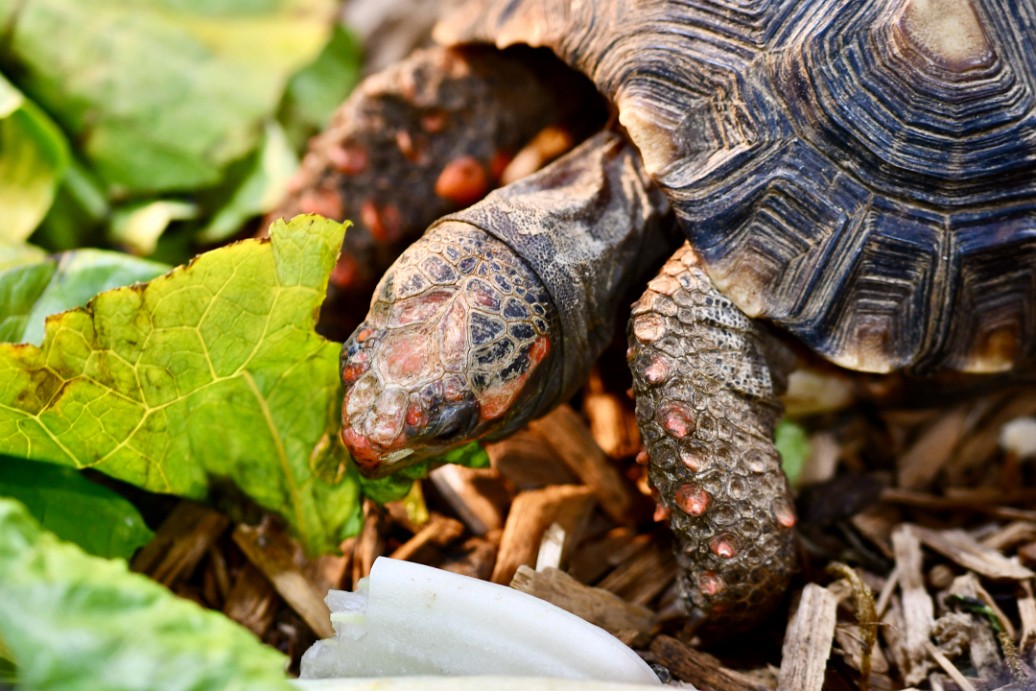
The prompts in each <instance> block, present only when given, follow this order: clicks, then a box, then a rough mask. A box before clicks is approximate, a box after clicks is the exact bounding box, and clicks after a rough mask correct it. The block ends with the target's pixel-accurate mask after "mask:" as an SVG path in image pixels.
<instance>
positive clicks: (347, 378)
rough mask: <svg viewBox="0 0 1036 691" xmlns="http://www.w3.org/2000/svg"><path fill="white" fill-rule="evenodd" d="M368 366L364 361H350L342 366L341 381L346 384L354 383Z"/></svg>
mask: <svg viewBox="0 0 1036 691" xmlns="http://www.w3.org/2000/svg"><path fill="white" fill-rule="evenodd" d="M369 367H370V366H369V365H368V364H367V363H366V362H356V361H352V362H350V363H349V364H347V365H345V366H344V367H342V381H343V382H344V383H346V384H352V383H354V382H355V381H356V380H357V379H359V378H360V376H361V375H362V374H363V373H364V372H366V371H367V369H368V368H369Z"/></svg>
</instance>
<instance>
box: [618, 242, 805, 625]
mask: <svg viewBox="0 0 1036 691" xmlns="http://www.w3.org/2000/svg"><path fill="white" fill-rule="evenodd" d="M629 338H630V351H629V360H630V366H631V369H632V370H633V382H634V383H633V390H634V393H635V395H636V400H637V422H638V424H639V426H640V430H641V434H642V435H643V438H644V443H645V445H646V448H647V453H648V455H649V457H650V461H649V463H650V466H649V467H650V477H651V481H652V483H653V484H654V486H655V488H656V489H657V490H658V492H659V495H660V498H661V502H662V506H663V507H664V512H665V513H666V514H667V515H668V517H669V524H670V526H671V528H672V530H673V533H674V536H675V538H676V547H675V549H676V558H677V562H678V563H679V565H680V567H681V572H682V576H681V578H682V586H683V588H684V592H685V596H686V597H687V598H688V600H689V603H690V605H691V609H692V616H693V617H696V618H698V619H703V618H707V620H708V621H707V624H706V626H707V628H709V629H712V630H717V629H721V630H727V631H734V630H738V629H743V628H746V627H748V626H749V625H750V624H751V622H752V621H753V620H756V619H758V618H759V617H760V616H761V615H762V614H764V613H765V612H766V611H767V610H768V609H771V608H772V607H773V605H774V604H776V603H777V602H779V601H780V597H781V594H782V593H783V592H784V591H785V589H786V588H787V585H788V580H789V579H790V577H791V575H792V574H793V572H794V571H795V568H796V565H795V537H794V531H793V530H792V526H794V524H795V513H794V506H793V503H792V498H791V495H790V493H789V490H788V483H787V480H786V479H785V477H784V474H783V473H782V472H781V468H780V458H779V456H778V454H777V450H776V449H775V448H774V443H773V435H774V426H775V425H776V423H777V420H778V418H779V416H780V414H781V405H780V402H779V401H778V399H777V396H778V394H779V393H780V392H781V390H782V389H783V388H784V385H785V379H786V376H787V373H788V371H789V370H790V365H791V356H790V354H789V353H788V352H787V351H786V350H785V349H784V347H783V346H782V345H781V344H780V343H778V342H777V341H776V340H775V339H774V338H773V337H772V336H770V335H769V334H768V333H766V331H765V329H764V327H763V326H762V325H760V324H759V323H758V322H754V321H753V320H751V319H749V318H748V317H746V316H745V315H744V314H743V313H742V312H741V311H739V310H738V308H737V307H735V306H734V304H733V303H732V302H730V300H728V299H727V298H725V297H723V295H721V294H720V293H719V291H717V290H716V288H715V287H714V286H713V285H712V282H711V281H710V280H709V278H708V276H707V275H706V274H705V272H704V270H703V269H702V267H701V265H700V262H699V260H698V257H697V255H696V254H695V253H694V251H693V250H692V249H691V247H690V246H689V245H684V246H683V247H682V248H681V249H679V250H678V251H677V252H676V254H674V255H673V257H672V258H671V259H670V260H669V261H668V263H666V265H665V267H663V269H662V271H661V272H660V274H659V275H658V277H657V278H655V279H653V280H652V281H651V282H650V283H649V284H648V289H647V291H646V292H645V294H644V296H643V297H642V298H641V299H640V300H639V301H638V302H637V303H636V304H635V305H634V307H633V314H632V317H631V320H630V328H629Z"/></svg>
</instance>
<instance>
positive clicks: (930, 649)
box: [924, 641, 975, 691]
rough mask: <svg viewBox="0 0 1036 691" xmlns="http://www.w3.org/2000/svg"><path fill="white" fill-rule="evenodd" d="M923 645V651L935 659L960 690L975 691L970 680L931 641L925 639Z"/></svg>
mask: <svg viewBox="0 0 1036 691" xmlns="http://www.w3.org/2000/svg"><path fill="white" fill-rule="evenodd" d="M924 647H925V651H926V652H927V653H928V654H929V655H931V656H932V659H933V660H935V662H936V663H937V664H938V665H939V667H941V668H942V670H943V671H944V672H946V674H948V675H949V676H950V678H951V679H953V681H954V682H955V683H956V684H957V685H958V686H959V687H960V688H961V691H975V687H974V686H972V684H971V682H970V681H968V680H967V678H966V677H965V676H964V675H963V674H961V673H960V670H959V669H957V668H956V667H955V666H954V664H953V663H952V662H950V660H949V658H947V657H946V656H945V655H943V654H942V651H940V650H939V649H938V648H936V647H935V645H934V644H933V643H932V642H931V641H925V642H924Z"/></svg>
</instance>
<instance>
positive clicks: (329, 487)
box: [0, 216, 358, 551]
mask: <svg viewBox="0 0 1036 691" xmlns="http://www.w3.org/2000/svg"><path fill="white" fill-rule="evenodd" d="M343 234H344V226H342V225H341V224H338V223H335V222H332V221H328V220H326V219H321V218H318V217H314V216H309V217H299V218H296V219H294V220H293V221H291V222H290V223H288V224H284V223H279V224H277V225H275V226H274V228H273V229H272V231H271V239H270V240H246V241H242V242H239V243H236V244H233V245H229V246H227V247H223V248H220V249H217V250H213V251H211V252H208V253H206V254H203V255H201V256H199V257H198V258H196V259H195V260H194V261H192V262H191V263H190V264H188V265H187V266H184V267H179V268H177V269H174V270H173V271H171V272H170V273H168V274H166V275H164V276H161V277H159V278H156V279H154V280H152V281H151V282H149V283H145V284H138V285H134V286H129V287H125V288H118V289H115V290H111V291H108V292H105V293H101V294H100V295H98V296H97V297H95V298H94V299H93V300H92V301H91V302H90V303H89V304H87V306H86V307H84V308H79V309H74V310H71V311H68V312H65V313H62V314H60V315H56V316H53V317H50V318H49V319H48V320H47V322H46V327H45V334H44V339H43V344H42V346H40V347H37V346H35V345H31V344H0V453H4V454H8V455H10V456H15V457H20V458H27V459H37V460H46V461H50V462H53V463H59V464H64V465H69V466H73V467H76V468H95V469H97V470H99V471H102V472H104V473H107V474H108V475H111V476H113V477H116V478H119V479H121V480H124V481H126V482H131V483H133V484H135V485H138V486H140V487H143V488H145V489H148V490H150V491H155V492H167V493H174V494H178V495H181V496H187V497H194V498H202V497H205V496H206V495H208V494H209V492H210V488H211V487H212V485H213V484H219V485H225V484H227V483H230V484H232V485H233V486H235V487H236V488H237V489H238V490H240V491H241V492H243V493H244V494H245V495H246V496H248V497H249V498H250V499H251V500H252V501H254V502H255V503H257V504H259V505H260V506H263V507H265V508H267V509H270V510H273V511H276V512H279V513H281V514H282V515H283V516H284V517H285V518H286V519H287V521H288V522H289V524H291V526H292V527H293V528H294V529H295V531H296V533H297V534H298V535H299V537H300V539H301V541H302V542H303V544H304V545H305V546H306V547H307V548H308V549H309V550H310V551H317V550H327V549H333V548H334V547H335V546H336V545H337V544H338V542H339V541H340V540H341V538H342V537H344V533H345V531H346V529H347V527H354V526H355V519H356V514H357V511H358V507H357V494H358V483H357V481H356V477H355V473H353V472H351V470H350V468H351V466H350V464H349V462H348V454H347V452H346V451H345V449H344V447H343V446H342V445H341V443H340V442H339V439H338V435H337V433H336V430H337V428H338V425H339V406H340V385H339V381H338V351H339V347H340V346H339V344H337V343H333V342H331V341H327V340H325V339H324V338H322V337H321V336H319V335H318V334H317V333H316V332H315V331H314V326H315V322H316V317H317V313H318V310H319V308H320V304H321V302H322V301H323V298H324V291H325V287H326V284H327V278H328V275H329V273H330V271H331V268H332V267H333V266H334V263H335V259H336V257H337V255H338V251H339V248H340V247H341V243H342V237H343Z"/></svg>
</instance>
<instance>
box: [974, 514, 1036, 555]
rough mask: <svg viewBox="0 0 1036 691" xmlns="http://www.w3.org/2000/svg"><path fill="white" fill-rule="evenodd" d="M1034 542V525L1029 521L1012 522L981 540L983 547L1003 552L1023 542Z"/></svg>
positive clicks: (1035, 535)
mask: <svg viewBox="0 0 1036 691" xmlns="http://www.w3.org/2000/svg"><path fill="white" fill-rule="evenodd" d="M1033 540H1036V523H1033V522H1031V521H1014V522H1013V523H1008V524H1007V525H1006V526H1003V527H1002V528H1000V529H998V530H997V531H996V532H994V533H992V534H991V535H987V536H986V537H984V538H982V540H980V542H981V543H982V546H983V547H988V548H989V549H995V550H997V551H1000V552H1003V551H1005V550H1007V549H1009V548H1011V547H1015V546H1017V545H1019V544H1022V543H1025V542H1032V541H1033Z"/></svg>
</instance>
